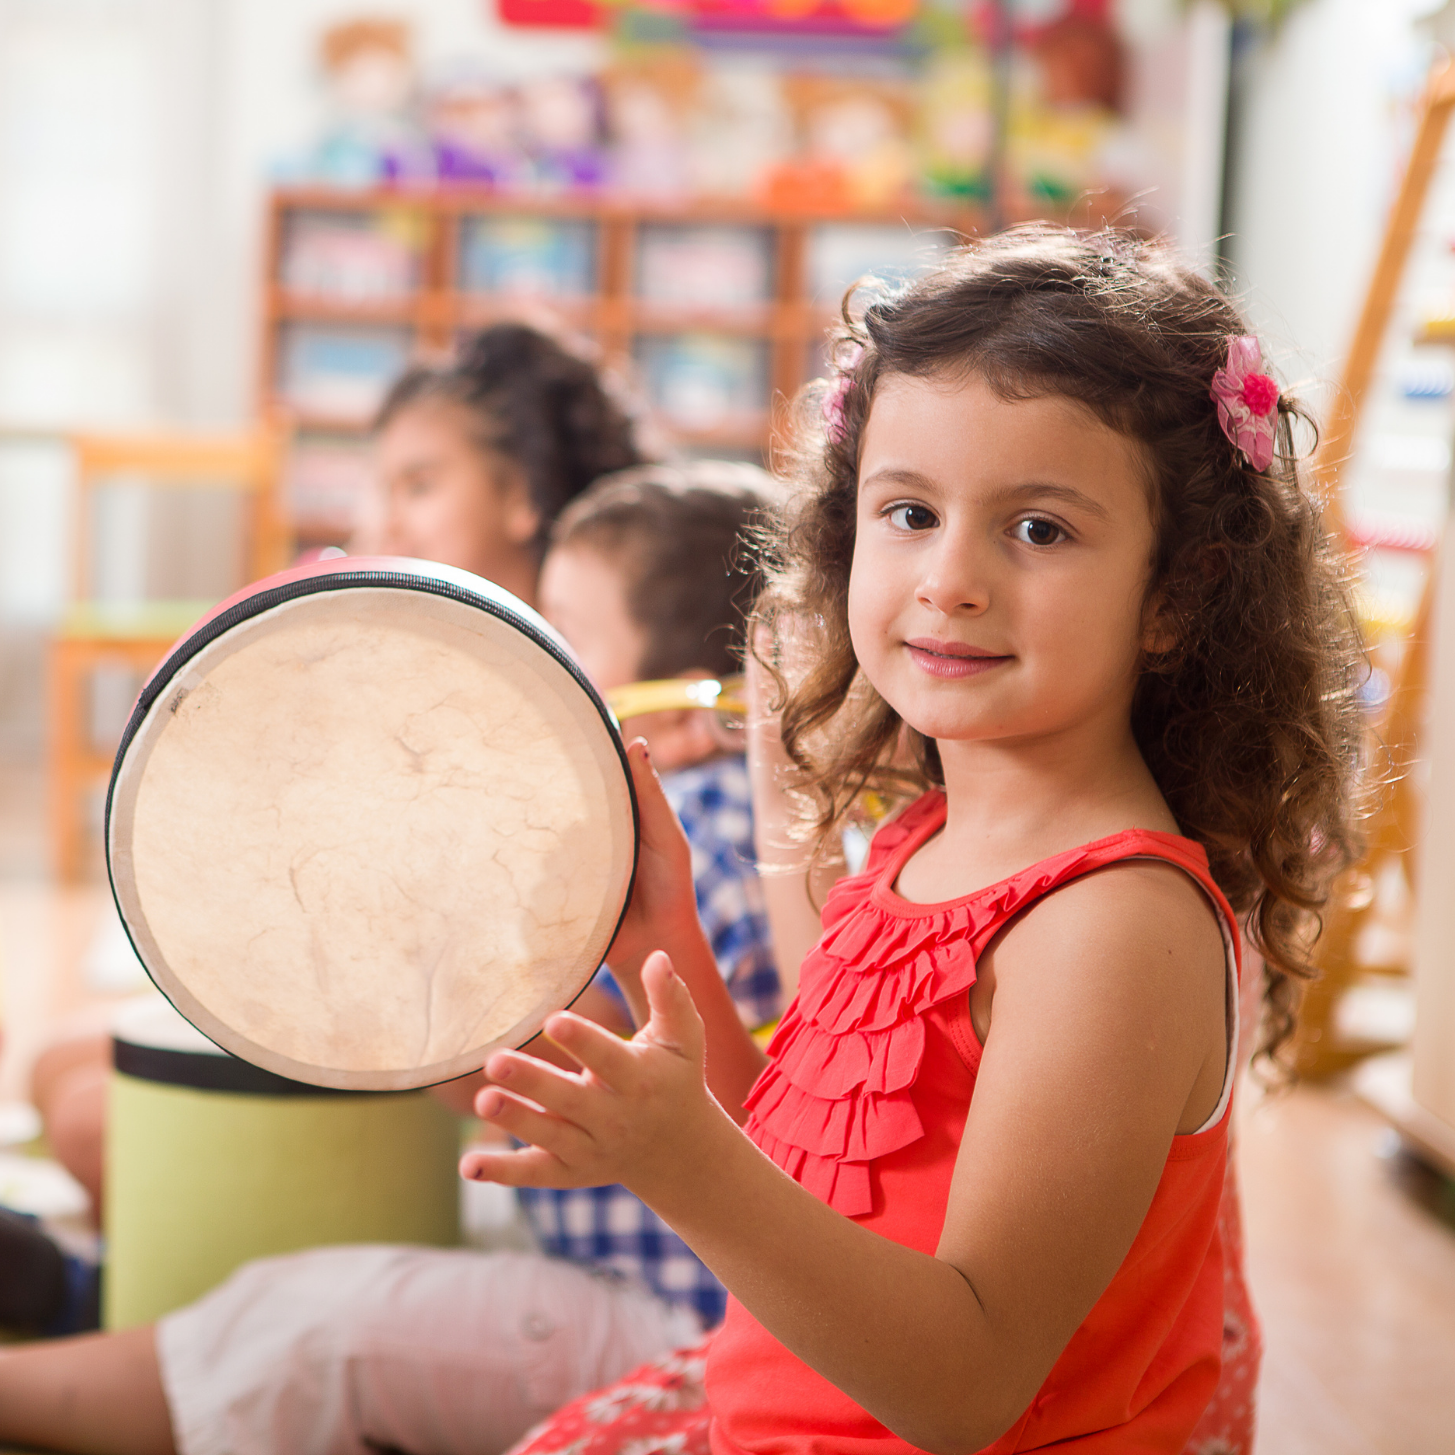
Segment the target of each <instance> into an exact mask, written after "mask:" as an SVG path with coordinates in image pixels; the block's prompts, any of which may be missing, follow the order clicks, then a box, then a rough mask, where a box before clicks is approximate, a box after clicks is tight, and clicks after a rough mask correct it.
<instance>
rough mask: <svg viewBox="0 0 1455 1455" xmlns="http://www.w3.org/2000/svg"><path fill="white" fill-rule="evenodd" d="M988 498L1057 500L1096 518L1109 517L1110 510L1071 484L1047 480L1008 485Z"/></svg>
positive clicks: (1105, 518)
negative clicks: (1053, 483)
mask: <svg viewBox="0 0 1455 1455" xmlns="http://www.w3.org/2000/svg"><path fill="white" fill-rule="evenodd" d="M989 499H990V500H992V501H996V502H999V501H1013V500H1026V501H1030V500H1058V501H1060V502H1061V504H1063V505H1069V506H1072V507H1074V508H1075V509H1077V510H1084V511H1085V512H1086V513H1087V514H1088V515H1094V516H1095V517H1096V518H1097V519H1098V520H1110V519H1111V512H1110V511H1109V510H1108V509H1107V508H1106V506H1104V505H1103V504H1102V503H1101V501H1099V500H1097V499H1096V497H1095V496H1092V495H1088V494H1087V493H1086V492H1085V491H1084V490H1077V489H1076V488H1075V486H1072V485H1052V484H1051V483H1050V482H1049V481H1041V480H1036V481H1032V482H1031V483H1030V484H1028V485H1009V486H1007V487H1006V488H1005V489H1004V490H997V491H994V492H993V493H992V494H991V495H990V497H989Z"/></svg>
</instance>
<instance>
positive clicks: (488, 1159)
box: [460, 1147, 588, 1187]
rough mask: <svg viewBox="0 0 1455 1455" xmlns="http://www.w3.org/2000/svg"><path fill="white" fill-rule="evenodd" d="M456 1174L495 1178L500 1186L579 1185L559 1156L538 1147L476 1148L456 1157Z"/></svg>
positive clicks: (480, 1179)
mask: <svg viewBox="0 0 1455 1455" xmlns="http://www.w3.org/2000/svg"><path fill="white" fill-rule="evenodd" d="M460 1176H461V1177H463V1178H466V1179H467V1180H468V1181H470V1182H498V1183H500V1184H501V1186H503V1187H581V1186H586V1185H588V1184H586V1183H583V1182H581V1181H580V1180H579V1179H577V1178H575V1177H573V1176H572V1174H571V1172H570V1170H569V1169H568V1168H567V1167H566V1165H565V1163H563V1162H562V1161H561V1160H560V1158H559V1157H556V1156H553V1155H552V1154H551V1153H550V1152H546V1151H544V1150H542V1149H541V1148H540V1147H523V1148H521V1149H520V1150H519V1151H517V1152H496V1151H487V1150H483V1149H482V1150H478V1151H470V1152H466V1153H465V1155H464V1156H463V1157H461V1158H460Z"/></svg>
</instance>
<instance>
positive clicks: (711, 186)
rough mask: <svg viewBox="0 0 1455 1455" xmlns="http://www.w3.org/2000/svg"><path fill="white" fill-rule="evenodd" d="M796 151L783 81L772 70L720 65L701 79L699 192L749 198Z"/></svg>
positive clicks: (696, 130) (695, 140) (696, 140)
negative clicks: (771, 172)
mask: <svg viewBox="0 0 1455 1455" xmlns="http://www.w3.org/2000/svg"><path fill="white" fill-rule="evenodd" d="M792 150H793V112H792V109H791V108H790V106H789V104H788V96H787V93H786V91H785V88H784V85H783V77H782V76H781V75H780V74H779V73H778V72H777V71H776V70H774V69H772V68H771V67H768V66H763V65H755V64H752V63H747V62H743V63H732V64H725V63H723V62H721V61H719V62H718V63H717V64H715V65H714V66H713V67H712V68H711V69H710V70H709V71H708V72H707V73H706V75H705V76H704V77H703V80H702V85H701V88H700V90H699V92H698V97H697V105H696V107H695V109H694V112H693V117H692V175H693V181H694V184H695V188H696V190H697V191H698V192H701V193H704V194H707V195H710V196H749V195H751V194H753V193H755V192H757V191H759V190H760V189H761V188H762V186H763V185H764V182H765V179H766V177H767V175H768V173H769V172H770V171H771V170H772V168H774V167H775V166H778V165H779V164H781V163H782V162H783V160H784V158H785V157H787V156H788V155H789V154H790V153H791V151H792Z"/></svg>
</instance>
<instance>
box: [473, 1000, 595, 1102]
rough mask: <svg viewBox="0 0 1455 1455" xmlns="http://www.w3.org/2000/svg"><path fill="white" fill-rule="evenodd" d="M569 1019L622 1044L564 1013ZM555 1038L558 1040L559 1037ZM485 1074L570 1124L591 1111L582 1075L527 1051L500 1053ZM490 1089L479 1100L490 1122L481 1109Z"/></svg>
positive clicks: (579, 1018) (588, 1024) (493, 1057)
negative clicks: (588, 1108)
mask: <svg viewBox="0 0 1455 1455" xmlns="http://www.w3.org/2000/svg"><path fill="white" fill-rule="evenodd" d="M567 1017H569V1019H570V1020H571V1021H580V1023H581V1024H582V1025H584V1026H587V1027H589V1028H590V1030H592V1031H596V1032H597V1033H598V1034H600V1035H603V1036H605V1037H607V1038H608V1039H609V1040H612V1041H616V1042H617V1044H620V1041H619V1040H618V1038H617V1037H616V1036H613V1035H612V1034H611V1033H610V1032H609V1031H601V1030H600V1028H599V1027H597V1026H593V1025H592V1024H591V1022H590V1021H585V1020H582V1019H581V1017H580V1016H576V1015H571V1014H570V1012H562V1018H563V1019H565V1018H567ZM551 1039H552V1040H554V1039H555V1037H552V1038H551ZM557 1044H558V1045H559V1044H562V1043H561V1042H557ZM567 1049H569V1048H567ZM485 1074H486V1075H487V1076H488V1077H489V1078H490V1081H491V1083H492V1085H494V1086H497V1087H504V1088H505V1090H507V1091H509V1092H511V1093H512V1094H513V1095H515V1096H518V1097H525V1098H527V1099H528V1100H530V1101H533V1102H535V1103H536V1104H537V1105H538V1106H543V1107H545V1108H546V1109H547V1110H548V1111H552V1112H554V1113H555V1114H556V1115H557V1116H562V1117H565V1118H566V1119H567V1120H568V1121H580V1119H581V1117H582V1115H583V1114H584V1113H585V1112H586V1110H587V1095H588V1092H587V1088H586V1087H585V1085H584V1084H583V1083H582V1080H581V1077H580V1075H579V1074H578V1073H576V1072H573V1071H563V1070H561V1069H559V1068H558V1067H556V1066H552V1065H550V1064H549V1063H548V1062H546V1061H542V1060H541V1059H539V1058H538V1057H536V1056H530V1055H527V1054H526V1053H525V1052H524V1051H497V1052H496V1053H495V1054H494V1055H493V1056H492V1057H491V1058H490V1059H489V1060H488V1061H487V1062H486V1063H485ZM490 1089H491V1088H490V1087H489V1086H487V1087H485V1088H484V1090H482V1091H481V1093H480V1095H479V1096H477V1097H476V1098H475V1110H476V1112H477V1113H478V1114H479V1115H480V1116H482V1117H486V1119H487V1120H488V1119H489V1118H488V1115H487V1113H485V1112H483V1111H481V1110H480V1108H481V1107H482V1106H483V1105H484V1104H485V1097H486V1094H487V1093H488V1092H489V1090H490Z"/></svg>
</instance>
